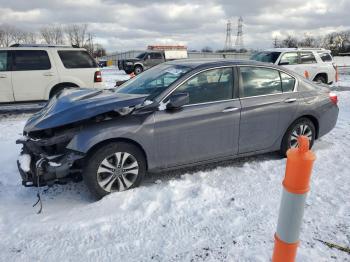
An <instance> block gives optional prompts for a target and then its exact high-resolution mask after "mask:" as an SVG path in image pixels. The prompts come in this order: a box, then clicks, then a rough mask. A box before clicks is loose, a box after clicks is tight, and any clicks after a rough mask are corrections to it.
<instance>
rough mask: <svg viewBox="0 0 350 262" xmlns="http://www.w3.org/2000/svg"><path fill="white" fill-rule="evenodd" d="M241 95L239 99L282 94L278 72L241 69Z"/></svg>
mask: <svg viewBox="0 0 350 262" xmlns="http://www.w3.org/2000/svg"><path fill="white" fill-rule="evenodd" d="M240 74H241V78H242V85H243V94H241V97H250V96H261V95H270V94H278V93H282V89H281V79H280V75H279V72H278V71H277V70H274V69H269V68H259V67H241V68H240Z"/></svg>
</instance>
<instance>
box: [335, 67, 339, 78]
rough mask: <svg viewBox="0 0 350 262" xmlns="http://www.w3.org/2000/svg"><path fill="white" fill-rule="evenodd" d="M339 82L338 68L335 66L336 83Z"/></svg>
mask: <svg viewBox="0 0 350 262" xmlns="http://www.w3.org/2000/svg"><path fill="white" fill-rule="evenodd" d="M338 81H339V73H338V66H335V82H338Z"/></svg>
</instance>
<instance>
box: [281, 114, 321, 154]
mask: <svg viewBox="0 0 350 262" xmlns="http://www.w3.org/2000/svg"><path fill="white" fill-rule="evenodd" d="M301 135H303V136H306V137H307V138H308V139H309V141H310V148H311V147H312V146H313V144H314V141H315V137H316V129H315V125H314V124H313V123H312V121H311V120H310V119H308V118H300V119H298V120H296V121H295V122H294V123H293V124H292V125H291V126H290V127H289V128H288V130H287V132H286V133H285V135H284V137H283V140H282V145H281V150H280V152H281V155H282V156H286V154H287V151H288V149H290V148H296V147H298V140H297V139H298V136H301Z"/></svg>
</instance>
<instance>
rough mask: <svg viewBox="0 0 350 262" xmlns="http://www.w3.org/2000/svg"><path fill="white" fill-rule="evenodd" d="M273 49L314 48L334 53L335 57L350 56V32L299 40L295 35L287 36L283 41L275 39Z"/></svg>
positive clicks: (308, 35) (306, 36)
mask: <svg viewBox="0 0 350 262" xmlns="http://www.w3.org/2000/svg"><path fill="white" fill-rule="evenodd" d="M272 45H273V47H276V48H279V47H282V48H283V47H289V48H293V47H312V48H325V49H328V50H331V51H332V54H333V55H345V54H350V30H348V31H341V32H332V33H329V34H326V35H325V36H318V37H314V36H312V35H310V34H305V35H304V36H303V37H301V38H298V37H296V36H294V35H287V36H286V37H284V38H283V39H281V40H280V39H278V38H277V37H275V38H274V39H273V43H272Z"/></svg>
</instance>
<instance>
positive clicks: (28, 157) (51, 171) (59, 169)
mask: <svg viewBox="0 0 350 262" xmlns="http://www.w3.org/2000/svg"><path fill="white" fill-rule="evenodd" d="M26 142H27V141H24V140H17V141H16V143H17V144H23V148H22V152H21V154H20V156H19V158H18V160H17V166H18V170H19V173H20V175H21V178H22V185H23V186H25V187H32V186H45V185H52V184H54V183H55V182H63V181H64V180H66V179H67V177H68V176H69V175H71V174H72V173H74V172H75V173H77V172H79V171H81V170H80V169H78V168H73V165H74V163H75V162H76V161H77V160H79V159H82V158H83V157H84V156H85V155H84V154H82V153H80V152H75V151H71V150H66V152H65V153H64V154H57V155H51V156H48V155H45V154H44V153H38V152H33V151H30V149H29V148H28V146H27V145H26Z"/></svg>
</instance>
